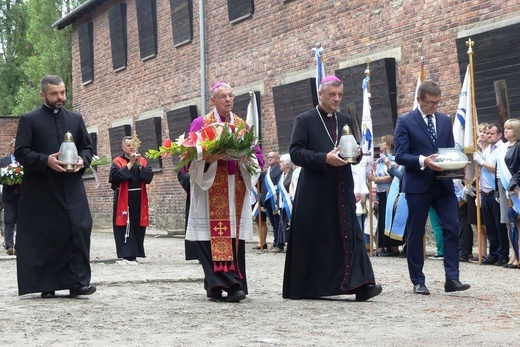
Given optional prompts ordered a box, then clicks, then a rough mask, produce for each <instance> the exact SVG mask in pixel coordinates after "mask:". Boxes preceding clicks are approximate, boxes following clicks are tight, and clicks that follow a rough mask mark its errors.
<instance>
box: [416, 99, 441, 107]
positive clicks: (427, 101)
mask: <svg viewBox="0 0 520 347" xmlns="http://www.w3.org/2000/svg"><path fill="white" fill-rule="evenodd" d="M421 100H422V101H423V102H424V103H425V104H426V105H428V106H439V105H440V104H442V100H437V101H430V100H425V99H421Z"/></svg>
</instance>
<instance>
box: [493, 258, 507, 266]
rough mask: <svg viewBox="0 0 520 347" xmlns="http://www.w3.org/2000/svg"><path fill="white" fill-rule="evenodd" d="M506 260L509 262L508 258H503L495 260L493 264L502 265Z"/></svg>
mask: <svg viewBox="0 0 520 347" xmlns="http://www.w3.org/2000/svg"><path fill="white" fill-rule="evenodd" d="M508 262H509V259H504V258H502V259H498V260H497V262H496V263H495V266H504V265H506V264H507V263H508Z"/></svg>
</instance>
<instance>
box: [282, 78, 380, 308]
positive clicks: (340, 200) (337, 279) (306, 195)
mask: <svg viewBox="0 0 520 347" xmlns="http://www.w3.org/2000/svg"><path fill="white" fill-rule="evenodd" d="M342 93H343V84H342V83H341V81H340V80H339V79H338V78H337V77H335V76H329V77H326V78H325V79H324V80H323V82H322V84H321V85H320V105H319V106H317V107H316V108H315V109H311V110H309V111H307V112H304V113H302V114H300V115H299V116H297V117H296V119H295V121H294V125H293V132H292V139H291V147H290V154H291V160H292V162H293V163H294V164H296V165H298V166H301V168H302V169H301V173H300V178H299V181H298V187H297V189H296V196H295V200H294V203H293V214H292V220H291V231H290V233H289V242H288V248H287V256H286V259H285V273H284V280H283V297H284V298H287V299H306V298H319V297H324V296H333V295H341V294H355V295H356V300H358V301H365V300H368V299H370V298H372V297H374V296H376V295H379V294H380V293H381V291H382V288H381V286H380V285H377V284H375V279H374V273H373V271H372V265H371V263H370V259H369V258H368V255H367V253H366V249H365V243H364V240H363V234H362V232H361V229H360V227H359V224H358V221H357V218H356V206H355V205H356V199H355V196H354V190H353V189H354V183H353V178H352V170H351V166H350V165H351V164H347V163H346V162H345V161H343V159H341V158H340V157H339V156H338V154H339V152H338V147H337V146H338V143H339V134H340V131H341V129H342V128H343V126H345V125H346V124H348V125H349V126H350V127H352V122H351V120H350V119H349V118H348V117H347V116H346V115H344V114H342V113H339V112H335V111H336V110H337V109H338V108H339V103H340V101H341V96H342ZM360 158H361V155H358V160H359V159H360Z"/></svg>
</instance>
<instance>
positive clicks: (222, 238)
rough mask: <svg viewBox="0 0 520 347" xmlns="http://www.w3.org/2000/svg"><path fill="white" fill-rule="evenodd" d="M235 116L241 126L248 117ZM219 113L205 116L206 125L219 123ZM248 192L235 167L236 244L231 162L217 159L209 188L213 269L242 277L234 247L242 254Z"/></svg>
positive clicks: (237, 123) (236, 121) (236, 251)
mask: <svg viewBox="0 0 520 347" xmlns="http://www.w3.org/2000/svg"><path fill="white" fill-rule="evenodd" d="M231 116H232V117H234V119H233V120H234V123H235V125H236V126H238V125H239V124H240V123H241V122H242V123H243V122H244V121H243V120H242V119H240V118H239V117H237V116H235V115H234V114H232V113H231ZM215 122H216V119H215V115H214V113H213V112H211V113H209V114H207V115H206V116H205V117H204V126H208V125H209V124H212V123H215ZM245 195H246V185H245V183H244V178H243V177H242V175H241V173H240V170H239V169H238V168H237V170H236V171H235V196H234V198H235V216H236V238H235V244H234V245H233V242H232V237H231V221H230V214H229V187H228V163H227V161H225V160H219V161H218V162H217V173H216V174H215V180H214V181H213V185H212V186H211V187H210V188H209V190H208V196H209V227H210V236H211V240H210V242H211V257H212V260H213V270H214V271H215V272H219V271H224V272H233V271H238V273H239V275H240V278H242V275H241V274H240V269H239V267H238V259H234V257H233V247H235V253H234V254H236V255H237V256H238V247H239V241H240V240H239V235H240V218H241V216H242V207H243V205H244V199H245Z"/></svg>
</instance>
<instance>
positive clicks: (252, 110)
mask: <svg viewBox="0 0 520 347" xmlns="http://www.w3.org/2000/svg"><path fill="white" fill-rule="evenodd" d="M253 93H254V92H253V91H252V90H250V91H249V106H250V110H251V113H252V118H253V119H248V121H250V122H252V123H253V125H254V127H255V129H254V131H255V132H256V131H257V129H256V124H254V123H255V122H254V109H255V108H254V105H253ZM248 116H250V115H249V112H248ZM256 192H257V198H256V203H257V204H258V224H257V227H258V238H259V242H258V244H259V245H260V251H261V252H263V251H264V242H263V239H264V237H263V236H264V231H263V229H262V204H261V203H260V199H261V196H262V195H261V194H260V179H259V180H258V181H257V182H256Z"/></svg>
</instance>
